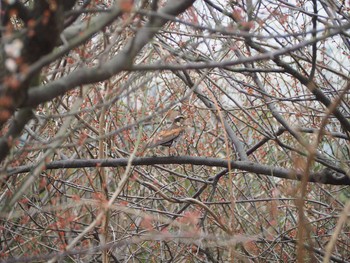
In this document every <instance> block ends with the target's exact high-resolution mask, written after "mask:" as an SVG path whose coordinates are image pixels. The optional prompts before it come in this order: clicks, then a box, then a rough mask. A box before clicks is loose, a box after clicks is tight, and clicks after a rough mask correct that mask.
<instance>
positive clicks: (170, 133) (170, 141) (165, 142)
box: [146, 115, 185, 148]
mask: <svg viewBox="0 0 350 263" xmlns="http://www.w3.org/2000/svg"><path fill="white" fill-rule="evenodd" d="M184 120H185V117H184V116H182V115H179V116H177V117H175V118H174V121H173V123H172V124H171V126H170V128H168V129H165V130H162V131H160V132H159V133H158V134H156V136H154V137H153V138H152V139H151V140H150V141H149V142H148V143H147V145H146V148H154V147H157V146H166V147H169V148H170V147H171V146H172V145H174V144H176V143H177V141H178V140H179V138H180V137H181V135H182V134H183V133H184V132H185V127H184V124H183V121H184Z"/></svg>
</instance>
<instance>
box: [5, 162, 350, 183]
mask: <svg viewBox="0 0 350 263" xmlns="http://www.w3.org/2000/svg"><path fill="white" fill-rule="evenodd" d="M128 160H129V159H128V158H118V159H103V160H101V159H92V160H84V159H76V160H62V161H54V162H51V163H48V164H46V169H47V170H49V169H62V168H86V167H120V166H123V167H124V166H126V165H127V164H128ZM155 164H191V165H205V166H210V167H213V166H215V167H224V168H228V161H227V160H225V159H219V158H211V157H194V156H169V157H142V158H135V159H133V161H132V165H134V166H137V165H155ZM230 165H231V169H238V170H241V171H244V172H249V173H256V174H263V175H267V176H274V177H278V178H282V179H291V180H299V181H300V180H301V179H302V178H303V173H301V172H296V171H293V170H292V169H285V168H281V167H274V166H269V165H264V164H258V163H254V162H248V161H231V162H230ZM33 167H35V165H25V166H20V167H17V168H10V169H8V170H7V174H8V175H12V174H17V173H26V172H29V171H30V170H31V169H33ZM308 182H317V183H322V184H333V185H350V178H349V177H347V176H346V175H345V174H341V173H336V172H334V171H332V170H330V169H327V168H326V169H324V170H322V171H320V172H316V173H311V174H310V177H309V178H308Z"/></svg>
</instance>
